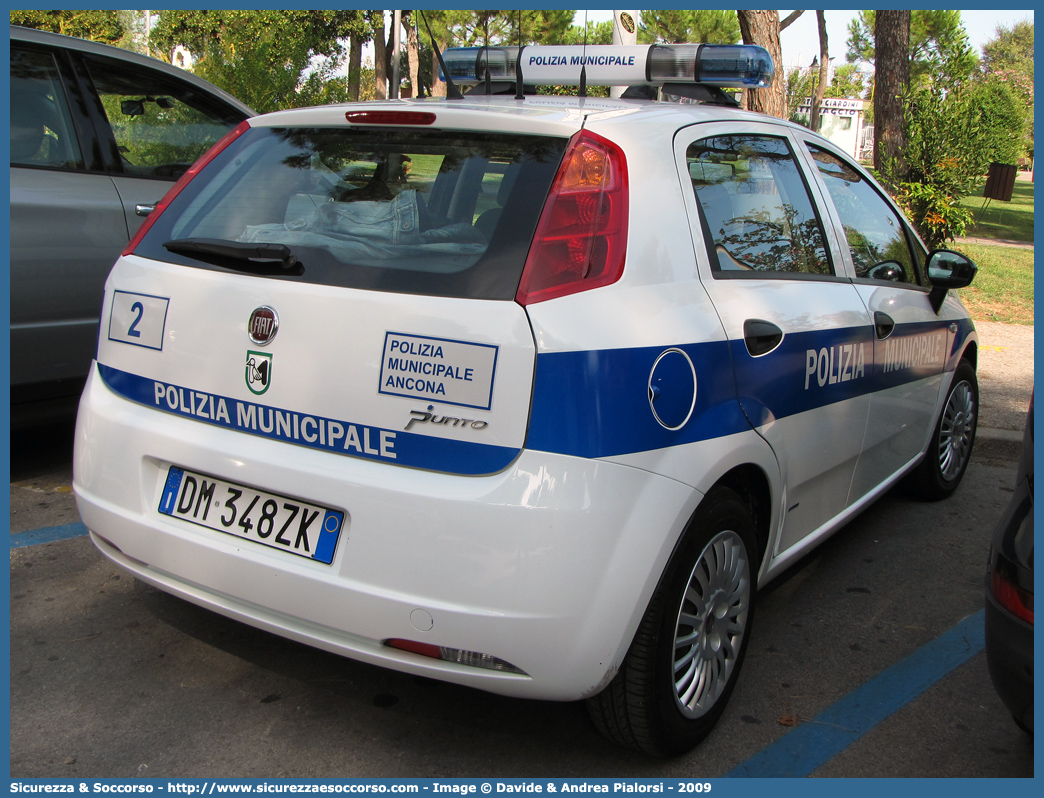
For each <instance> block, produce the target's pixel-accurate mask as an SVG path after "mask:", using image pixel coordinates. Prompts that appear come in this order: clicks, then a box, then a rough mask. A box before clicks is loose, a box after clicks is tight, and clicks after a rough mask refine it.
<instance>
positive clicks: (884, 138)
mask: <svg viewBox="0 0 1044 798" xmlns="http://www.w3.org/2000/svg"><path fill="white" fill-rule="evenodd" d="M874 49H875V54H876V59H875V71H874V84H875V87H874V168H875V169H876V170H877V173H878V174H879V175H882V176H883V177H884V178H885V179H886V181H887V182H897V181H900V180H901V179H902V175H903V172H904V170H905V164H904V162H903V147H904V146H905V141H904V137H903V92H905V91H906V89H907V87H908V86H909V85H910V12H909V11H908V10H907V11H878V12H877V20H876V24H875V26H874Z"/></svg>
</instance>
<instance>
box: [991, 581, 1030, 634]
mask: <svg viewBox="0 0 1044 798" xmlns="http://www.w3.org/2000/svg"><path fill="white" fill-rule="evenodd" d="M990 590H991V591H992V592H993V596H994V598H996V599H997V603H998V604H1000V605H1001V606H1002V607H1004V609H1006V610H1007V611H1008V612H1010V613H1011V614H1012V615H1014V616H1015V617H1016V618H1021V619H1022V620H1024V621H1026V623H1029V624H1032V623H1033V594H1032V593H1030V592H1029V591H1028V590H1025V589H1023V588H1021V587H1019V586H1018V585H1016V584H1014V583H1013V582H1011V581H1009V580H1008V579H1006V578H1005V577H1004V576H1003V574H1001V573H999V572H998V571H996V570H994V571H993V573H992V574H990Z"/></svg>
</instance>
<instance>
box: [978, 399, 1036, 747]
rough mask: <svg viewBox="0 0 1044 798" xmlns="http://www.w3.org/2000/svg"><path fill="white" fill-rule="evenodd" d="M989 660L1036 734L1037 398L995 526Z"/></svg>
mask: <svg viewBox="0 0 1044 798" xmlns="http://www.w3.org/2000/svg"><path fill="white" fill-rule="evenodd" d="M986 662H987V664H988V665H989V669H990V678H991V679H992V680H993V686H994V688H995V689H996V690H997V694H998V695H999V696H1000V697H1001V700H1002V701H1004V705H1005V706H1006V707H1007V708H1008V709H1009V710H1010V711H1011V714H1012V717H1013V718H1014V719H1015V722H1016V723H1017V724H1018V725H1019V726H1020V727H1021V728H1022V729H1025V730H1026V731H1027V732H1030V733H1032V732H1033V402H1032V401H1031V402H1030V411H1029V417H1028V418H1027V420H1026V434H1025V437H1024V438H1023V445H1022V458H1021V460H1020V462H1019V476H1018V482H1017V484H1016V485H1015V495H1014V496H1012V498H1011V501H1010V502H1009V503H1008V508H1007V510H1005V512H1004V516H1003V517H1002V518H1001V520H1000V522H999V523H998V524H997V528H996V530H995V531H994V533H993V543H992V545H991V546H990V559H989V567H988V569H987V571H986Z"/></svg>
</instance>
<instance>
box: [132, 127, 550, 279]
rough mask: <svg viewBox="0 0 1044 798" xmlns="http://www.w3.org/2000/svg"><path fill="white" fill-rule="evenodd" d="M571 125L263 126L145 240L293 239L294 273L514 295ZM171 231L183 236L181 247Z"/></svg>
mask: <svg viewBox="0 0 1044 798" xmlns="http://www.w3.org/2000/svg"><path fill="white" fill-rule="evenodd" d="M566 143H567V140H566V139H553V138H544V137H538V136H517V135H495V134H484V133H458V132H442V131H435V130H427V131H418V130H413V131H410V132H408V133H404V132H394V131H386V130H379V129H345V128H318V129H316V128H291V129H285V128H282V129H275V128H253V129H250V130H248V131H246V132H245V133H244V134H243V135H242V136H240V137H239V138H238V139H236V140H235V141H234V142H233V143H232V144H231V145H230V146H229V147H228V148H227V149H226V150H224V151H223V152H222V153H221V154H220V155H219V156H218V157H217V158H215V159H214V161H213V162H211V164H210V165H208V167H207V168H206V169H205V170H204V171H203V172H202V173H201V174H200V175H199V176H198V177H197V178H195V179H194V180H193V181H192V182H190V183H189V184H188V186H187V187H186V189H185V190H184V191H183V192H182V193H181V194H179V195H178V197H177V198H176V199H175V201H174V202H172V203H171V205H170V207H169V208H168V209H167V210H166V211H165V212H164V213H163V215H162V216H161V217H160V218H159V219H158V220H157V222H156V223H155V225H154V226H153V227H152V228H151V229H150V230H149V233H148V235H146V236H145V238H144V239H143V241H142V242H141V245H140V246H139V247H138V249H137V250H136V252H137V253H138V254H143V255H146V256H147V257H151V258H154V259H157V260H166V261H171V262H175V263H184V264H185V265H192V266H202V267H207V266H208V265H212V266H219V267H220V266H228V265H229V263H228V261H227V259H224V258H222V257H221V256H220V255H214V254H213V253H210V254H207V253H202V254H199V255H198V256H192V257H189V256H187V255H186V254H185V252H184V250H183V249H182V250H181V251H172V250H171V249H170V248H167V247H165V246H164V244H165V243H167V242H169V241H172V240H175V239H177V240H183V239H218V240H221V241H234V242H258V243H274V244H283V245H285V246H287V247H289V248H290V249H291V250H292V251H293V253H294V256H295V257H296V258H297V261H298V262H299V263H300V264H301V265H302V266H303V273H302V274H301V275H300V276H299V277H297V278H295V279H300V280H302V281H305V282H319V283H324V284H328V285H340V286H348V287H354V288H367V289H374V290H382V291H393V292H398V293H421V294H432V295H436V296H461V297H476V298H488V299H511V298H513V297H514V295H515V291H516V290H517V288H518V282H519V279H520V278H521V274H522V268H523V266H524V265H525V259H526V255H527V253H528V250H529V246H530V244H531V242H532V237H533V232H534V230H535V228H536V223H537V220H538V218H539V214H540V210H541V208H542V206H543V204H544V200H545V198H546V197H547V193H548V191H549V189H550V186H551V181H552V179H553V178H554V175H555V172H556V170H557V168H558V165H559V163H560V162H561V159H562V156H563V153H564V151H565V145H566ZM177 249H178V247H177V245H174V250H177Z"/></svg>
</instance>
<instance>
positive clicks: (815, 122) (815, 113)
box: [808, 11, 830, 133]
mask: <svg viewBox="0 0 1044 798" xmlns="http://www.w3.org/2000/svg"><path fill="white" fill-rule="evenodd" d="M816 21H817V22H818V23H819V83H817V84H816V91H815V93H814V94H813V96H812V113H811V114H810V115H809V120H808V121H809V125H810V126H811V127H812V129H813V130H814V131H816V132H817V133H818V132H819V128H820V127H821V125H820V115H821V113H822V112H821V109H822V107H823V97H824V96H825V95H826V88H827V81H828V80H830V56H829V52H830V48H829V47H827V29H826V15H825V14H824V13H823V12H822V11H817V12H816Z"/></svg>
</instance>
